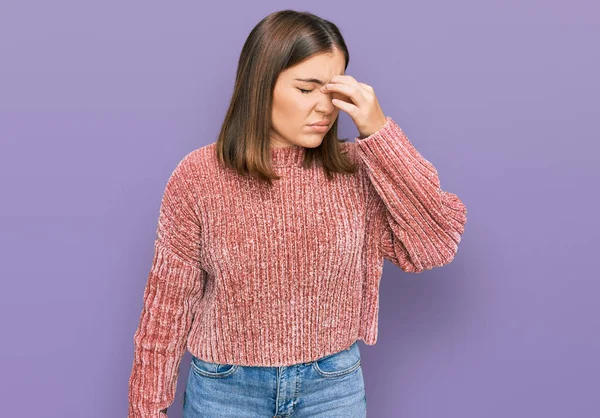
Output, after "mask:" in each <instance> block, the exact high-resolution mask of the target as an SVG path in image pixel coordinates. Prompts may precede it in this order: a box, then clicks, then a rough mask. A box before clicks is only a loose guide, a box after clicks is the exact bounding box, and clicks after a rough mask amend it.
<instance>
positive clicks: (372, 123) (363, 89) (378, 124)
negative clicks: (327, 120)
mask: <svg viewBox="0 0 600 418" xmlns="http://www.w3.org/2000/svg"><path fill="white" fill-rule="evenodd" d="M320 90H321V92H322V93H340V94H342V95H343V96H346V97H347V98H349V99H350V101H344V100H339V99H332V100H331V102H332V103H333V104H334V105H335V106H337V107H339V108H340V109H341V110H343V111H344V112H346V113H348V114H349V115H350V117H351V118H352V120H353V121H354V124H355V125H356V128H357V129H358V132H359V133H360V138H366V137H368V136H369V135H371V134H373V133H375V132H377V131H378V130H379V129H381V128H382V127H383V125H384V124H385V122H386V117H385V114H384V113H383V110H381V107H380V106H379V101H378V100H377V96H375V90H374V89H373V87H371V86H369V85H368V84H365V83H361V82H359V81H356V79H355V78H354V77H352V76H349V75H346V74H344V75H334V76H333V77H332V78H331V79H330V80H329V82H328V83H327V84H326V85H324V86H322V87H321V88H320Z"/></svg>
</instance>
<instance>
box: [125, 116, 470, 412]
mask: <svg viewBox="0 0 600 418" xmlns="http://www.w3.org/2000/svg"><path fill="white" fill-rule="evenodd" d="M340 145H341V146H342V147H343V149H345V150H347V152H348V155H349V157H350V158H351V160H352V161H354V162H357V163H358V165H359V168H360V170H359V172H358V173H356V174H354V175H342V174H338V173H336V174H335V179H334V180H333V181H331V182H328V181H327V178H326V177H325V175H324V173H323V171H322V169H321V168H318V167H316V166H313V167H314V168H310V169H304V168H302V161H303V157H304V152H305V148H303V147H300V146H295V147H291V148H272V149H271V155H272V163H273V167H275V169H276V171H277V173H278V174H279V175H281V176H282V178H281V179H280V180H275V181H274V186H273V188H272V189H269V188H268V187H267V186H266V184H264V183H261V182H260V181H259V180H258V179H256V178H250V177H241V176H239V175H237V174H236V173H234V172H233V171H231V170H225V169H224V168H222V167H221V166H220V165H219V164H218V162H217V160H216V157H215V143H212V144H210V145H207V146H203V147H201V148H198V149H196V150H194V151H191V152H190V153H189V154H188V155H186V156H185V157H184V158H183V159H182V160H181V161H180V162H179V164H178V165H177V167H176V168H175V169H174V171H173V173H172V175H171V176H170V178H169V180H168V182H167V185H166V188H165V191H164V195H163V198H162V203H161V208H160V214H159V219H158V230H157V238H156V241H155V243H154V257H153V261H152V267H151V269H150V273H149V276H148V281H147V285H146V288H145V292H144V296H143V310H142V313H141V317H140V321H139V326H138V328H137V331H136V332H135V335H134V346H135V350H134V360H133V369H132V372H131V376H130V379H129V415H128V416H129V418H142V417H144V418H150V417H152V418H164V417H166V416H167V415H166V408H167V407H168V406H169V405H171V404H172V403H173V401H174V398H175V389H176V383H177V376H178V374H179V366H180V363H181V358H182V356H183V354H184V352H185V349H187V350H188V351H189V352H190V353H191V354H193V355H194V356H196V357H199V358H201V359H204V360H207V361H211V362H217V363H225V364H239V365H255V366H280V365H290V364H294V363H299V362H308V361H313V360H315V359H317V358H320V357H322V356H325V355H328V354H332V353H335V352H338V351H340V350H343V349H345V348H347V347H349V346H350V345H351V344H352V343H353V342H354V341H355V340H357V339H361V340H363V341H364V342H365V343H366V344H368V345H373V344H375V342H376V341H377V320H378V310H379V280H380V277H381V273H382V268H383V260H384V258H386V259H388V260H390V261H391V262H392V263H394V264H395V265H397V266H399V267H400V268H401V269H402V270H404V271H406V272H413V273H420V272H422V271H424V270H428V269H432V268H434V267H440V266H443V265H445V264H448V263H450V262H451V261H452V259H453V258H454V256H455V254H456V252H457V249H458V244H459V242H460V240H461V235H462V233H463V231H464V226H465V223H466V221H467V217H466V214H467V211H466V207H465V205H464V204H463V203H462V201H461V200H460V199H459V198H458V197H457V196H456V195H455V194H452V193H449V192H446V191H443V190H442V189H441V188H440V182H439V178H438V175H437V171H436V169H435V168H434V166H433V165H432V164H431V163H430V162H429V161H428V160H426V159H425V158H423V157H422V156H421V155H420V154H419V152H418V151H417V150H416V149H415V148H414V146H413V145H412V144H411V142H410V141H409V140H408V138H407V137H406V136H405V134H404V133H403V131H402V130H401V129H400V127H399V126H398V125H397V124H396V123H395V122H394V120H392V118H391V117H389V116H388V117H387V118H386V124H385V125H384V126H383V127H382V128H381V129H380V130H379V131H377V132H375V133H373V134H372V135H370V136H368V137H366V138H364V139H360V138H356V139H355V142H346V143H340Z"/></svg>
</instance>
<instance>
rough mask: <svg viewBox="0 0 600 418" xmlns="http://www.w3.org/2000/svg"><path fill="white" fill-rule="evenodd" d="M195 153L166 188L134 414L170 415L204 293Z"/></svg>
mask: <svg viewBox="0 0 600 418" xmlns="http://www.w3.org/2000/svg"><path fill="white" fill-rule="evenodd" d="M190 156H191V153H190V154H188V155H187V156H186V157H184V158H183V159H182V160H181V161H180V163H179V164H178V165H177V167H176V168H175V170H174V171H173V173H172V174H171V176H170V178H169V180H168V182H167V185H166V187H165V190H164V194H163V197H162V202H161V206H160V213H159V218H158V228H157V233H156V240H155V242H154V257H153V260H152V266H151V269H150V273H149V275H148V280H147V283H146V288H145V291H144V296H143V309H142V312H141V315H140V321H139V325H138V328H137V330H136V332H135V334H134V358H133V367H132V371H131V376H130V378H129V413H128V418H166V417H167V412H166V410H167V407H169V406H170V405H171V404H172V403H173V401H174V398H175V391H176V387H177V377H178V374H179V366H180V362H181V358H182V356H183V354H184V352H185V347H186V337H187V334H188V331H189V329H190V327H191V322H192V317H193V314H194V312H195V310H196V308H197V305H198V302H199V301H200V299H201V297H202V291H203V285H204V280H205V279H206V277H205V272H204V271H203V270H202V269H201V268H200V261H199V260H200V249H199V236H200V223H199V221H198V219H199V217H198V208H197V205H196V202H197V201H198V199H196V197H195V193H196V192H197V190H196V189H195V188H194V186H193V176H194V167H193V165H192V159H191V158H190Z"/></svg>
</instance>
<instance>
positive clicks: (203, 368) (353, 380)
mask: <svg viewBox="0 0 600 418" xmlns="http://www.w3.org/2000/svg"><path fill="white" fill-rule="evenodd" d="M360 360H361V359H360V351H359V348H358V341H356V342H355V343H353V344H352V345H351V346H350V347H349V348H347V349H344V350H342V351H340V352H339V353H335V354H330V355H328V356H325V357H323V358H321V359H319V360H316V361H312V362H306V363H299V364H294V365H291V366H275V367H264V366H240V365H235V364H219V363H211V362H207V361H204V360H201V359H199V358H197V357H194V356H192V364H191V366H190V371H189V376H188V380H187V384H186V389H185V394H184V400H183V418H239V417H245V418H264V417H274V418H279V417H288V416H290V415H292V414H293V415H292V416H294V417H295V418H309V417H310V418H336V417H339V418H366V416H367V398H366V393H365V383H364V379H363V373H362V367H361V362H360Z"/></svg>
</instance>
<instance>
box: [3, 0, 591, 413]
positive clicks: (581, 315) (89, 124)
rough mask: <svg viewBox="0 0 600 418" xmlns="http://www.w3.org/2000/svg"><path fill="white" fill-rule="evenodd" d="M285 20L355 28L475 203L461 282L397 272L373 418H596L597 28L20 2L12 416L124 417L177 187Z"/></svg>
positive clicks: (429, 5) (551, 4) (8, 277)
mask: <svg viewBox="0 0 600 418" xmlns="http://www.w3.org/2000/svg"><path fill="white" fill-rule="evenodd" d="M32 3H35V4H32ZM288 7H289V8H293V9H297V10H308V11H311V12H313V13H316V14H318V15H320V16H322V17H324V18H327V19H330V20H332V21H333V22H334V23H336V24H337V25H338V26H339V27H340V29H341V31H342V34H343V35H344V36H345V39H346V41H347V43H348V47H349V48H350V55H351V62H350V66H349V68H348V70H347V73H348V74H349V75H352V76H354V77H355V78H357V79H358V80H360V81H363V82H366V83H368V84H371V85H372V86H373V87H374V88H375V92H376V94H377V96H378V98H379V101H380V104H381V106H382V108H383V109H384V112H385V113H386V114H387V115H390V116H392V117H393V118H394V119H395V120H396V121H397V122H398V123H399V125H400V126H401V127H402V128H403V129H404V131H405V132H406V133H407V135H408V136H409V138H410V139H411V141H412V142H413V143H414V144H415V146H416V147H417V149H418V150H419V151H420V152H421V154H422V155H423V156H424V157H425V158H427V159H428V160H429V161H431V162H432V163H433V164H434V165H435V167H436V168H437V169H438V173H439V175H440V179H441V185H442V188H444V189H445V190H448V191H451V192H454V193H456V194H457V195H458V196H459V197H460V198H461V199H462V200H463V201H464V202H465V204H466V205H467V209H468V223H467V226H466V230H465V234H464V235H463V241H462V242H461V244H460V247H459V252H458V254H457V256H456V258H455V259H454V262H453V263H451V264H450V265H447V266H445V267H443V268H439V269H435V270H432V271H427V272H424V273H422V274H420V275H414V274H408V273H404V272H402V271H401V270H400V269H398V268H397V267H395V266H394V265H393V264H391V263H390V262H388V261H386V263H385V268H384V275H383V278H382V284H381V301H380V327H379V340H378V343H377V344H376V345H375V346H366V345H365V344H364V343H363V342H362V341H361V342H360V348H361V353H362V356H363V369H364V373H365V383H366V386H367V398H368V407H369V416H373V417H375V416H378V417H411V418H438V417H447V418H451V417H452V418H453V417H457V418H458V417H460V418H481V417H486V418H495V417H498V418H505V417H527V418H530V417H545V418H551V417H561V418H564V417H578V418H592V417H599V416H600V401H599V400H598V396H599V394H600V360H599V353H600V315H599V314H600V308H599V298H598V295H599V293H600V284H599V277H600V275H599V274H598V258H599V255H598V250H599V249H600V248H599V247H600V245H599V242H600V225H599V224H600V221H599V216H598V213H599V211H598V190H599V186H598V181H599V180H600V174H599V167H600V164H599V163H600V157H599V154H600V146H599V145H598V144H599V139H600V135H599V134H598V132H599V128H598V120H599V119H600V118H599V116H600V115H599V113H600V112H599V109H600V107H599V104H598V95H599V93H600V86H599V81H598V74H600V68H599V67H600V57H599V55H600V53H599V50H600V49H599V48H598V40H599V39H600V18H599V17H598V16H600V10H598V6H597V5H594V2H591V1H587V2H583V1H579V2H569V3H567V2H564V1H562V2H558V1H540V0H538V1H525V2H523V1H514V0H513V1H495V2H480V1H464V0H459V1H453V2H446V1H441V0H438V1H435V2H422V1H410V2H400V3H396V4H394V3H392V2H383V1H370V2H368V3H348V2H338V3H332V2H322V1H319V2H315V1H303V2H281V1H269V2H267V1H263V2H261V3H259V4H257V3H255V2H250V3H246V4H243V3H241V2H235V3H234V2H217V4H211V5H210V6H209V5H207V4H204V3H202V2H177V3H167V2H116V1H104V2H96V3H95V4H89V3H88V2H77V1H52V2H41V1H39V2H16V1H6V0H5V1H3V2H2V6H1V7H0V60H1V65H0V139H1V141H2V152H1V153H0V181H1V186H2V198H1V205H0V231H1V233H0V250H1V253H2V266H1V270H0V271H1V278H2V291H1V292H0V302H1V303H0V325H1V331H2V333H1V344H0V371H1V372H0V375H1V378H0V385H1V386H0V397H1V401H2V416H6V417H31V418H33V417H36V418H38V417H59V416H60V417H93V418H95V417H98V418H100V417H124V416H126V413H127V381H128V378H129V374H130V371H131V365H132V358H133V333H134V331H135V328H136V326H137V323H138V320H139V315H140V312H141V307H142V292H143V289H144V286H145V282H146V278H147V274H148V271H149V268H150V264H151V258H152V249H153V247H152V245H153V240H154V237H155V231H156V222H157V219H158V208H159V204H160V199H161V194H162V191H163V189H164V186H165V184H166V181H167V179H168V176H169V175H170V174H171V172H172V170H173V169H174V167H175V165H176V164H177V162H178V161H179V160H180V159H181V158H182V157H183V156H184V155H185V154H186V153H188V152H189V151H191V150H193V149H195V148H198V147H200V146H203V145H206V144H209V143H211V142H213V141H214V140H216V135H217V132H218V129H219V127H220V124H221V122H222V119H223V117H224V112H225V110H226V106H227V104H228V99H229V97H230V94H231V91H232V88H233V81H234V76H235V70H236V65H237V59H238V56H239V53H240V51H241V47H242V44H243V42H244V41H245V39H246V36H247V35H248V33H249V31H250V30H251V29H252V27H254V25H255V24H256V23H258V21H259V20H260V19H262V18H263V17H264V16H265V15H267V14H268V13H271V12H273V11H275V10H279V9H283V8H288ZM340 118H341V121H340V123H341V132H340V133H341V135H342V136H347V137H350V138H351V140H352V139H353V138H355V136H356V135H357V131H356V128H355V126H354V125H353V123H352V120H351V118H350V117H349V116H348V115H347V114H345V113H343V112H341V116H340ZM189 359H190V357H189V353H186V355H185V356H184V358H183V362H182V367H181V374H180V378H179V387H178V391H177V395H176V399H175V402H174V404H173V406H172V407H171V408H169V417H170V418H176V417H180V416H181V402H182V396H183V390H184V386H185V379H186V377H187V373H188V370H189Z"/></svg>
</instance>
